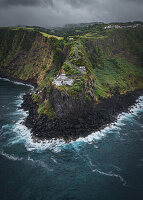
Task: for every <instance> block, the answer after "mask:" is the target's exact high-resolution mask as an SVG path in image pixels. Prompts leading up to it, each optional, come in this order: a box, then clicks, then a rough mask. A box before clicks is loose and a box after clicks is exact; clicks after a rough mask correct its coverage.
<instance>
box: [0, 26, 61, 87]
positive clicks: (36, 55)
mask: <svg viewBox="0 0 143 200" xmlns="http://www.w3.org/2000/svg"><path fill="white" fill-rule="evenodd" d="M58 42H59V43H58ZM60 45H61V46H60ZM58 48H59V49H58ZM58 51H59V52H58ZM57 52H58V53H59V60H58V59H57V60H56V59H55V55H56V54H57ZM64 53H65V52H64V49H63V46H62V42H61V43H60V41H58V40H57V39H55V38H47V37H44V36H43V35H42V34H41V33H39V32H36V31H32V30H24V29H16V30H15V29H14V30H13V29H0V75H1V76H9V77H13V78H17V79H20V80H23V81H29V82H32V83H36V84H40V83H41V82H42V81H43V80H44V78H45V76H46V74H47V73H48V70H50V69H51V68H54V67H55V65H56V69H58V67H60V66H61V65H62V60H63V59H64V56H65V55H64Z"/></svg>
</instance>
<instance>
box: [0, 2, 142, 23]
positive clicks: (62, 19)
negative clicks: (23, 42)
mask: <svg viewBox="0 0 143 200" xmlns="http://www.w3.org/2000/svg"><path fill="white" fill-rule="evenodd" d="M134 20H142V21H143V0H0V26H15V25H39V26H44V27H48V26H62V25H65V24H69V23H79V22H95V21H98V22H99V21H103V22H115V21H120V22H125V21H134Z"/></svg>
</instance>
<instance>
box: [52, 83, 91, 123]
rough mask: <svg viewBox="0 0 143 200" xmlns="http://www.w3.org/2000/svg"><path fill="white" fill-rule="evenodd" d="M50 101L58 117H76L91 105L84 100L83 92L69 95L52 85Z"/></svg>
mask: <svg viewBox="0 0 143 200" xmlns="http://www.w3.org/2000/svg"><path fill="white" fill-rule="evenodd" d="M50 103H51V105H52V107H53V109H54V111H55V113H56V116H57V117H58V118H66V117H70V118H73V119H74V118H78V117H80V116H81V115H83V113H85V112H86V110H87V109H88V110H89V109H90V107H91V105H90V104H89V102H87V101H86V100H85V97H84V92H83V93H81V94H78V95H76V96H70V95H67V94H66V93H65V92H63V91H59V90H57V89H56V88H54V87H53V88H52V89H51V92H50Z"/></svg>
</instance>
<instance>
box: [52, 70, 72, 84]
mask: <svg viewBox="0 0 143 200" xmlns="http://www.w3.org/2000/svg"><path fill="white" fill-rule="evenodd" d="M53 84H55V85H56V86H61V85H69V86H72V85H73V79H70V78H68V77H67V76H66V74H65V71H64V70H62V73H61V75H60V76H58V77H56V78H55V80H54V81H53Z"/></svg>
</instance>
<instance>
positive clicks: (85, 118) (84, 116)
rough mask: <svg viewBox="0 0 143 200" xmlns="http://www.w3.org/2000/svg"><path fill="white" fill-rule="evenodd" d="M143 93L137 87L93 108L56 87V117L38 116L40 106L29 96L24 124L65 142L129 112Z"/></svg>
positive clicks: (103, 101) (54, 91) (54, 99)
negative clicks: (27, 111)
mask: <svg viewBox="0 0 143 200" xmlns="http://www.w3.org/2000/svg"><path fill="white" fill-rule="evenodd" d="M142 94H143V90H136V91H134V92H129V93H126V94H125V95H115V96H114V97H112V98H108V99H106V100H102V101H101V103H99V104H98V105H96V106H95V107H93V106H91V105H90V106H87V104H83V102H82V97H81V99H80V100H81V101H80V100H79V99H78V100H77V99H73V98H70V97H69V96H66V95H64V94H62V93H60V92H59V91H57V90H53V91H52V92H51V101H52V100H53V106H54V109H55V112H56V113H57V115H58V117H57V118H55V119H49V118H48V117H47V116H45V115H42V116H39V115H38V114H37V105H36V104H34V103H33V102H32V99H31V96H30V95H27V96H25V98H24V104H23V108H24V109H26V110H29V116H28V117H27V119H26V122H25V124H26V126H27V127H29V128H31V129H32V132H33V134H34V136H36V137H39V138H42V139H43V138H47V139H52V138H64V139H65V140H66V141H69V140H71V139H77V138H79V137H84V136H87V135H89V134H90V133H92V132H94V131H97V130H99V129H100V128H102V127H103V126H105V125H107V124H109V123H111V122H113V121H115V120H116V117H117V115H118V114H120V113H121V112H123V111H124V112H127V111H128V108H129V107H130V106H132V105H133V104H134V103H135V102H136V99H137V98H138V97H139V96H140V95H142ZM77 102H81V103H82V104H80V103H78V104H77ZM67 116H68V117H67Z"/></svg>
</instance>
